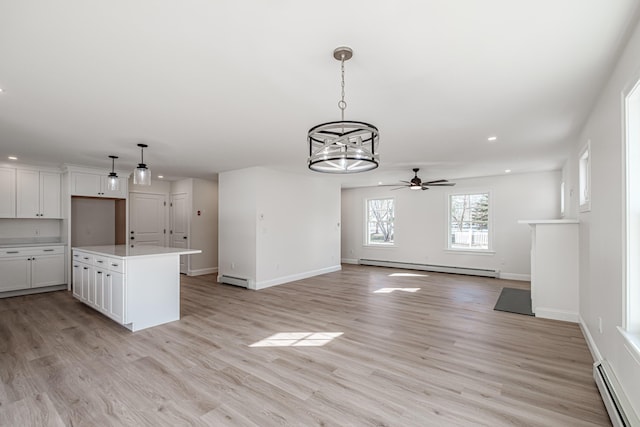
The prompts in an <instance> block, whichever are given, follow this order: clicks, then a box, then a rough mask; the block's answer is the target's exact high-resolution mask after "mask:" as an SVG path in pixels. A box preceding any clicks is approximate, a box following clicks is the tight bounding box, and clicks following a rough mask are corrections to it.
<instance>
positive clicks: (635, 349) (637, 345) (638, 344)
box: [618, 326, 640, 364]
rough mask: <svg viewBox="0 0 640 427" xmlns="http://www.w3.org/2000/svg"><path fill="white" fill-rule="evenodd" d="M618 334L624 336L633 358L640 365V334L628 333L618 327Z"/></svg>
mask: <svg viewBox="0 0 640 427" xmlns="http://www.w3.org/2000/svg"><path fill="white" fill-rule="evenodd" d="M618 332H620V334H621V335H622V337H623V338H624V340H625V341H626V343H627V346H626V347H627V349H628V350H629V353H631V355H632V356H633V358H634V359H635V360H636V362H638V364H640V333H638V332H635V333H634V332H628V331H625V330H624V329H623V328H621V327H620V326H618Z"/></svg>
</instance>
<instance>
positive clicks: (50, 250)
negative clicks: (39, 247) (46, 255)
mask: <svg viewBox="0 0 640 427" xmlns="http://www.w3.org/2000/svg"><path fill="white" fill-rule="evenodd" d="M43 251H44V252H53V249H43Z"/></svg>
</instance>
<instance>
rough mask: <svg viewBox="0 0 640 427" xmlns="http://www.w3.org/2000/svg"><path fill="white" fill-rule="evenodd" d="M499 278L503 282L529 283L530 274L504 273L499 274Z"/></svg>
mask: <svg viewBox="0 0 640 427" xmlns="http://www.w3.org/2000/svg"><path fill="white" fill-rule="evenodd" d="M500 278H501V279H505V280H520V281H522V282H530V281H531V275H530V274H518V273H504V272H502V271H501V272H500Z"/></svg>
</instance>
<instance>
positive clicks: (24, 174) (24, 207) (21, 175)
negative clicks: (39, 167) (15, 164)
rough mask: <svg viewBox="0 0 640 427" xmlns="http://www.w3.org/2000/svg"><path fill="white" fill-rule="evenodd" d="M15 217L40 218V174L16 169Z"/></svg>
mask: <svg viewBox="0 0 640 427" xmlns="http://www.w3.org/2000/svg"><path fill="white" fill-rule="evenodd" d="M16 201H17V204H16V217H17V218H40V173H39V172H38V171H33V170H26V169H18V171H17V173H16Z"/></svg>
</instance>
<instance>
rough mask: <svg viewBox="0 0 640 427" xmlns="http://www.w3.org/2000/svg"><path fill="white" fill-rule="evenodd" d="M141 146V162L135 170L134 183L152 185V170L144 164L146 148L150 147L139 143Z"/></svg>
mask: <svg viewBox="0 0 640 427" xmlns="http://www.w3.org/2000/svg"><path fill="white" fill-rule="evenodd" d="M138 147H140V163H138V167H137V168H136V170H135V171H134V172H133V183H134V184H136V185H151V170H149V168H148V167H147V165H145V164H144V149H145V148H147V147H148V145H147V144H138Z"/></svg>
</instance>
